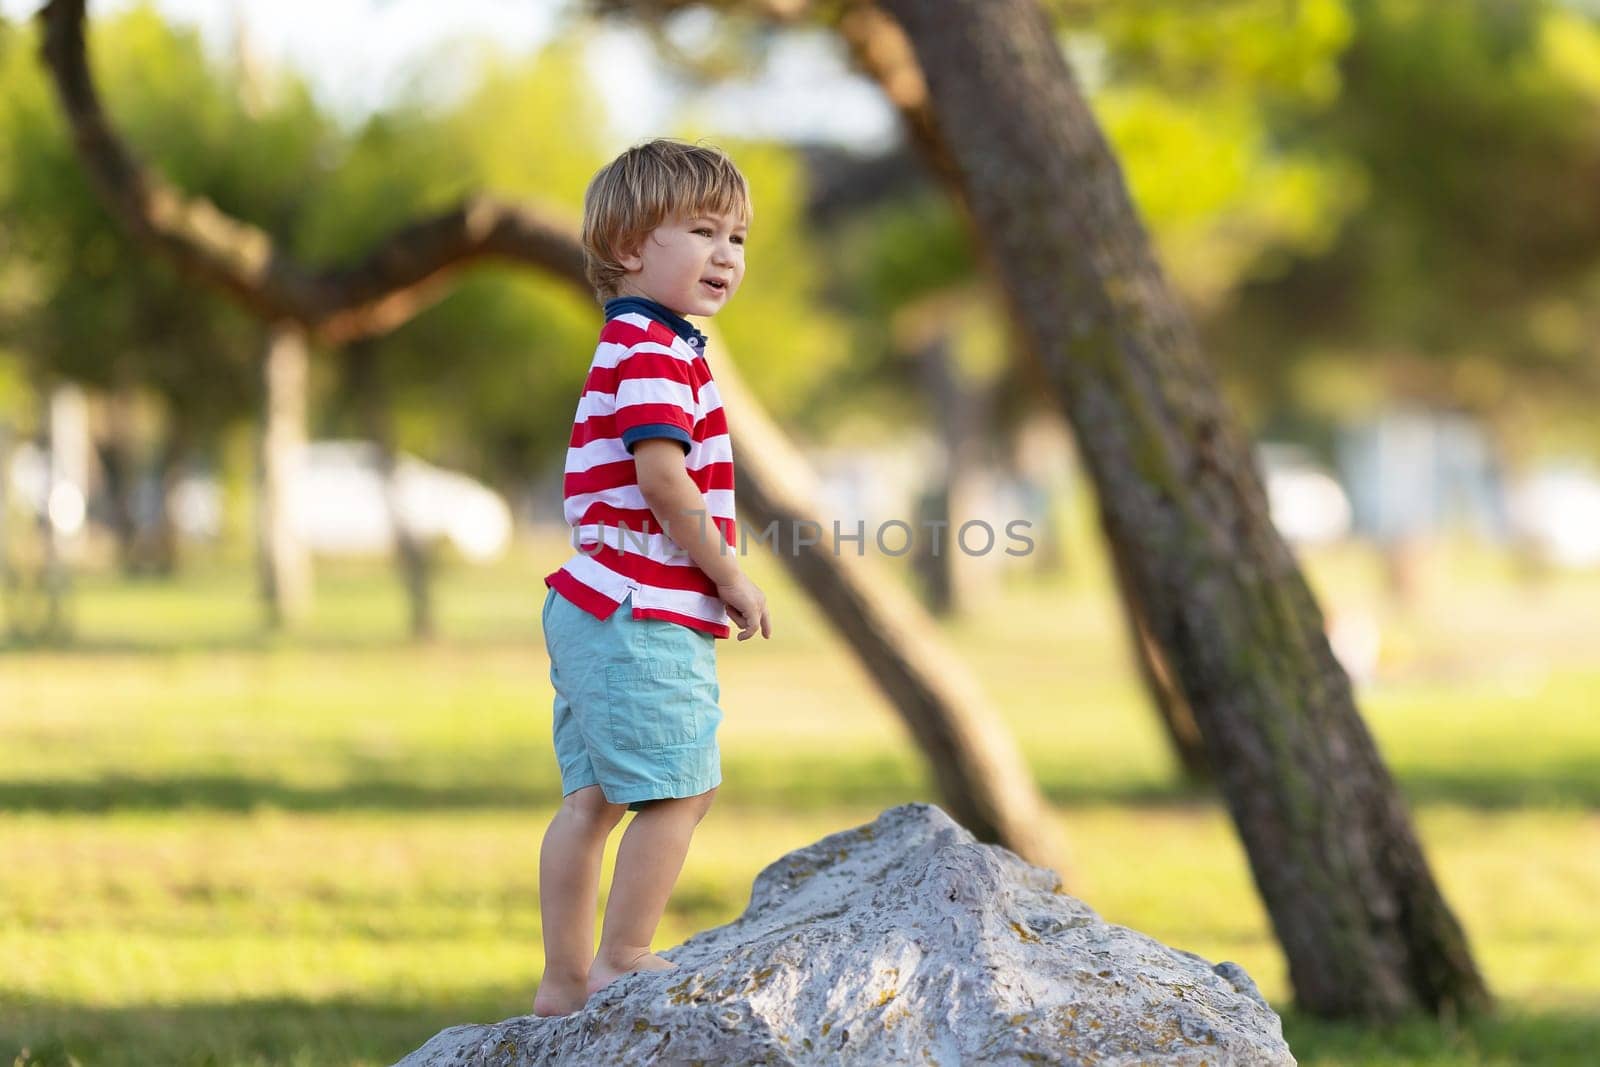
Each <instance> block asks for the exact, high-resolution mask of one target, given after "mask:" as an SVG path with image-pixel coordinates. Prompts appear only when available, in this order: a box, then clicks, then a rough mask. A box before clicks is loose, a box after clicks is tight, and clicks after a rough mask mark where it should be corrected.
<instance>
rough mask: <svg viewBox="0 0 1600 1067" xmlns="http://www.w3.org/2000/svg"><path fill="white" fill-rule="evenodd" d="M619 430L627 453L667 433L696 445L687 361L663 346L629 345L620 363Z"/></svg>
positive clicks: (684, 443) (686, 448)
mask: <svg viewBox="0 0 1600 1067" xmlns="http://www.w3.org/2000/svg"><path fill="white" fill-rule="evenodd" d="M616 381H617V392H616V428H617V434H618V436H620V437H621V438H622V444H623V447H625V448H626V449H627V450H628V451H629V452H632V451H633V447H634V446H635V445H637V444H638V443H639V442H640V441H644V440H646V439H648V438H652V437H665V438H669V439H671V440H673V441H677V442H678V443H679V444H680V445H682V446H683V451H684V453H685V454H687V453H688V452H689V449H690V447H691V446H692V445H693V443H694V436H693V434H694V422H695V408H696V404H695V383H694V378H693V374H692V370H691V366H690V364H689V362H688V361H687V360H683V359H679V358H678V357H677V356H676V355H673V354H672V353H671V352H670V350H666V349H664V348H663V346H661V345H655V344H648V343H647V344H642V345H637V346H635V347H634V348H632V349H630V350H629V351H628V353H627V354H626V355H624V356H623V357H622V359H621V361H620V362H618V364H617V379H616Z"/></svg>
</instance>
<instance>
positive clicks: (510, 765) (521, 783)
mask: <svg viewBox="0 0 1600 1067" xmlns="http://www.w3.org/2000/svg"><path fill="white" fill-rule="evenodd" d="M512 755H513V756H514V757H515V758H509V759H507V760H506V761H505V762H503V763H497V764H493V765H490V766H487V767H486V766H484V765H483V764H481V763H472V762H469V761H460V762H459V763H458V764H457V765H456V766H454V767H447V766H444V765H442V762H441V764H440V765H434V766H431V767H430V768H429V773H430V776H431V777H432V778H433V779H434V780H433V781H428V782H424V781H418V780H417V779H416V778H413V777H404V776H402V774H403V772H402V773H397V770H396V767H395V765H394V764H392V763H386V764H384V765H382V766H381V767H379V766H376V765H374V764H373V763H372V762H371V761H369V760H366V759H363V758H360V757H359V756H357V755H354V754H352V756H351V757H350V758H349V759H348V760H347V761H346V765H345V767H344V773H343V774H342V776H341V777H342V780H341V781H338V782H335V783H334V784H329V785H324V784H320V783H319V784H301V783H298V782H293V781H286V780H282V779H278V778H273V777H253V776H248V775H242V774H210V775H207V774H190V775H181V774H178V775H160V776H148V777H146V776H139V775H121V774H119V775H106V776H103V777H100V778H95V779H85V780H63V779H56V778H51V779H33V780H28V779H20V780H19V779H13V780H10V781H0V811H9V812H23V811H36V812H49V813H105V812H111V811H176V810H185V809H187V810H202V811H203V810H211V811H227V812H245V811H251V810H254V809H256V808H263V807H270V808H277V809H281V810H285V811H298V812H351V811H372V812H423V811H468V810H474V809H506V808H529V807H535V808H537V807H552V806H554V805H555V804H557V803H559V802H560V800H561V786H560V783H559V781H558V780H557V778H556V777H555V774H554V768H553V767H545V766H543V764H544V762H546V759H545V756H533V757H528V756H527V754H526V753H523V752H521V751H520V750H519V751H518V752H517V753H513V754H512ZM530 766H532V767H535V768H538V769H536V770H532V771H530V770H529V768H530ZM1068 774H1069V772H1068V771H1066V770H1064V769H1063V770H1060V771H1053V770H1050V771H1046V772H1045V773H1044V774H1043V775H1042V776H1041V787H1042V788H1043V790H1044V793H1045V797H1046V798H1047V799H1048V800H1049V802H1050V803H1051V804H1052V805H1055V806H1057V807H1063V808H1071V807H1079V806H1088V805H1099V804H1108V805H1120V806H1126V807H1134V808H1138V807H1146V808H1153V807H1164V808H1170V807H1173V806H1186V807H1197V808H1203V807H1211V806H1214V805H1216V804H1218V803H1219V802H1220V801H1219V799H1218V797H1217V795H1216V793H1215V791H1214V790H1213V789H1212V788H1211V787H1209V786H1203V785H1201V786H1191V785H1188V784H1186V783H1184V782H1182V781H1178V780H1176V779H1173V780H1159V779H1142V778H1138V777H1131V776H1119V777H1111V778H1090V777H1084V778H1071V777H1068ZM1401 785H1402V788H1403V789H1404V791H1405V793H1406V796H1407V798H1408V799H1409V800H1410V802H1411V803H1412V804H1413V805H1424V804H1434V803H1449V804H1459V805H1463V806H1467V807H1476V808H1483V809H1511V808H1517V807H1526V806H1541V805H1558V806H1559V805H1575V806H1580V807H1600V770H1597V769H1595V768H1592V767H1590V766H1589V765H1588V764H1586V763H1581V762H1574V763H1572V764H1571V765H1570V766H1567V767H1558V768H1551V769H1550V770H1549V771H1548V772H1547V773H1545V774H1542V775H1540V776H1538V777H1537V778H1533V777H1531V776H1529V777H1522V776H1516V775H1505V776H1498V777H1489V776H1478V777H1473V776H1468V775H1465V774H1454V775H1453V774H1449V773H1446V772H1443V771H1439V772H1435V771H1423V772H1414V773H1412V774H1409V775H1407V776H1406V777H1405V778H1403V779H1402V782H1401ZM723 787H724V793H725V795H727V796H736V797H737V798H738V801H739V804H740V806H741V807H746V808H750V809H755V810H761V809H769V810H774V811H791V812H806V811H818V810H823V809H827V808H832V807H838V806H841V805H850V806H858V807H868V808H877V809H880V810H881V809H883V808H888V807H893V806H894V805H896V804H904V803H907V802H910V801H918V800H921V801H930V802H933V803H938V802H939V798H938V796H937V794H936V793H935V790H934V787H933V783H932V779H931V776H930V775H929V774H928V773H927V771H926V769H925V767H924V766H923V765H922V764H921V763H919V762H917V761H915V760H914V759H911V758H909V757H908V756H871V757H856V758H849V757H840V758H837V759H834V758H821V757H799V756H793V757H789V758H786V759H783V760H777V759H747V758H740V757H729V758H725V759H724V761H723Z"/></svg>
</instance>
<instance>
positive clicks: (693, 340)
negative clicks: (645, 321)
mask: <svg viewBox="0 0 1600 1067" xmlns="http://www.w3.org/2000/svg"><path fill="white" fill-rule="evenodd" d="M630 311H636V312H638V313H639V314H641V315H644V316H645V317H646V318H651V319H654V320H655V321H657V322H659V323H661V324H662V325H663V326H665V327H667V328H668V329H670V330H671V331H672V332H673V333H675V334H677V335H678V336H679V337H681V338H683V339H684V340H685V341H687V342H689V347H690V348H693V349H694V350H695V351H696V352H698V353H700V354H702V355H704V354H705V350H706V335H705V334H703V333H701V332H700V331H699V330H697V329H695V328H694V326H693V325H691V324H690V322H689V320H688V319H686V318H684V317H683V316H682V315H680V314H678V313H677V312H676V311H673V310H672V309H671V308H669V307H667V306H666V305H665V304H661V303H657V302H656V301H654V300H651V299H650V298H649V297H647V296H614V297H612V298H611V299H610V300H607V301H606V302H605V316H606V321H607V322H610V321H611V320H612V319H614V318H616V317H617V316H618V315H625V314H627V313H628V312H630Z"/></svg>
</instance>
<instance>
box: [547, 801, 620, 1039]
mask: <svg viewBox="0 0 1600 1067" xmlns="http://www.w3.org/2000/svg"><path fill="white" fill-rule="evenodd" d="M627 810H628V807H627V805H626V804H610V803H607V801H606V798H605V794H604V793H602V792H601V791H600V787H599V786H597V785H591V786H585V787H584V788H582V789H575V790H573V791H572V792H571V793H569V794H568V795H567V796H566V797H565V798H564V799H563V800H562V801H561V807H560V808H559V809H558V810H557V811H556V814H555V818H553V819H551V820H550V828H549V829H548V830H546V831H545V832H544V843H543V844H542V845H541V846H540V848H539V915H540V918H541V920H542V922H543V925H544V977H543V978H541V979H540V980H539V992H538V993H537V994H536V995H535V996H534V998H533V1013H534V1014H535V1015H565V1014H567V1013H568V1012H573V1011H577V1010H578V1009H580V1008H582V1007H583V1002H584V1001H585V1000H587V999H588V996H589V991H588V981H589V966H590V963H591V961H592V960H593V958H594V914H595V907H596V900H595V898H596V896H597V895H598V894H599V891H600V861H601V858H602V857H603V856H604V854H605V847H606V838H608V837H610V836H611V831H612V830H613V829H615V828H616V825H617V823H618V822H619V821H620V820H621V819H622V816H623V813H624V812H626V811H627Z"/></svg>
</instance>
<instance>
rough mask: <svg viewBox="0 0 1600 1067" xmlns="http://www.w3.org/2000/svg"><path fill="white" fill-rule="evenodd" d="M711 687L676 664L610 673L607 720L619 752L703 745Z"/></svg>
mask: <svg viewBox="0 0 1600 1067" xmlns="http://www.w3.org/2000/svg"><path fill="white" fill-rule="evenodd" d="M705 688H706V687H705V686H704V685H703V684H702V683H701V682H700V680H699V679H698V678H697V677H696V676H695V674H694V672H693V671H691V670H690V669H689V668H687V667H684V666H682V665H680V664H674V663H623V664H615V665H613V666H610V667H607V668H606V697H607V701H606V702H607V705H608V707H607V711H606V718H607V720H608V725H609V728H610V732H611V744H612V745H613V746H614V747H616V748H617V749H619V750H629V749H645V748H665V747H667V746H669V745H687V744H691V743H693V742H695V741H698V740H699V739H700V728H701V721H702V719H704V718H705V716H704V713H703V710H702V707H701V705H702V704H704V703H705V701H706V697H707V694H706V693H705Z"/></svg>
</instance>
